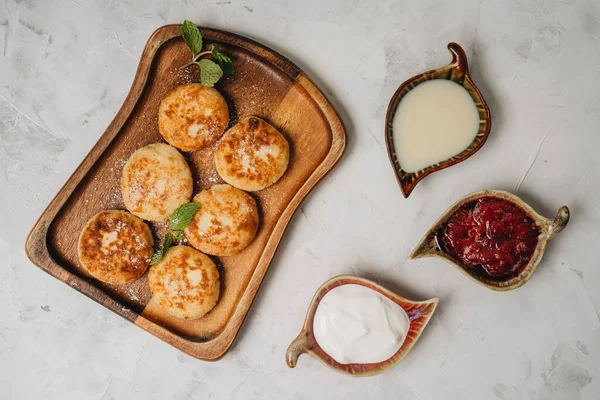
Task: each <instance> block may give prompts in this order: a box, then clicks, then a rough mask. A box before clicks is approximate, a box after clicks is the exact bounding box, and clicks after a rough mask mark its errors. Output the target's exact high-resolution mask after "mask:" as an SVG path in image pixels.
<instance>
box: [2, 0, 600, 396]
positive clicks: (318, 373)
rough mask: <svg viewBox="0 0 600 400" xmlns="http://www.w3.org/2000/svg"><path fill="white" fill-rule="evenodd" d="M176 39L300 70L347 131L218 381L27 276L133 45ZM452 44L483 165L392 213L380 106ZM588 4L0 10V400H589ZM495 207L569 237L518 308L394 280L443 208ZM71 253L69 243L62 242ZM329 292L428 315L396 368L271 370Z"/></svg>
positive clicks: (593, 321)
mask: <svg viewBox="0 0 600 400" xmlns="http://www.w3.org/2000/svg"><path fill="white" fill-rule="evenodd" d="M184 19H190V20H193V21H194V22H196V23H198V24H199V25H205V26H212V27H216V28H222V29H226V30H230V31H233V32H236V33H240V34H243V35H246V36H248V37H251V38H253V39H255V40H258V41H260V42H262V43H264V44H266V45H268V46H271V47H272V48H273V49H275V50H277V51H279V52H281V53H282V54H284V55H285V56H287V57H289V58H290V59H291V60H293V61H294V62H296V63H297V64H298V65H299V66H300V67H301V68H303V69H304V70H305V71H306V72H307V73H308V74H309V75H310V76H311V77H312V78H313V79H314V80H315V81H316V82H317V84H319V85H320V87H321V88H322V89H323V90H324V92H325V93H326V94H327V96H328V97H329V98H330V100H331V101H332V102H333V103H334V104H335V106H336V107H337V109H338V111H339V113H340V115H341V117H342V119H343V120H344V123H345V125H346V127H347V132H348V148H347V152H346V154H345V157H344V159H343V161H342V163H341V164H340V165H339V166H338V167H337V168H336V170H335V171H334V172H333V173H332V174H331V175H330V176H329V177H328V178H327V179H326V180H325V181H324V184H323V185H321V186H320V187H319V188H318V190H316V191H315V192H314V193H313V194H312V195H311V196H309V198H308V199H307V201H306V202H305V203H304V205H303V207H302V209H301V212H298V213H297V214H296V216H295V217H294V219H293V220H292V221H291V223H290V227H289V230H288V232H287V235H286V236H285V238H284V239H283V242H282V244H281V247H280V250H279V252H278V254H277V256H276V257H275V259H274V260H273V263H272V265H271V269H270V272H269V274H268V275H267V277H266V279H265V282H264V285H263V287H262V290H261V292H260V293H259V295H258V298H257V300H256V302H255V304H254V306H253V307H252V310H251V311H250V314H249V317H248V319H247V320H246V322H245V324H244V325H243V327H242V331H241V333H240V335H239V337H238V340H237V342H236V343H235V344H234V346H233V348H232V349H231V351H230V352H229V353H228V354H227V355H226V356H225V358H223V359H222V360H221V361H218V362H216V363H205V362H201V361H197V360H195V359H193V358H190V357H188V356H186V355H184V354H183V353H181V352H179V351H178V350H176V349H174V348H172V347H171V346H169V345H167V344H164V343H163V342H161V341H159V340H157V339H156V338H154V337H153V336H151V335H149V334H147V333H145V332H144V331H142V330H141V329H139V328H137V327H135V326H133V325H131V324H130V323H128V322H127V321H125V320H123V319H121V318H120V317H118V316H116V315H114V314H112V313H111V312H109V311H107V310H106V309H104V308H102V307H101V306H99V305H97V304H96V303H94V302H92V301H90V300H88V299H87V298H85V297H84V296H82V295H80V294H79V293H77V292H75V291H74V290H72V289H71V288H69V287H67V286H65V285H64V284H62V283H60V282H58V281H56V280H54V279H53V278H51V277H50V276H48V275H46V274H44V273H43V272H41V271H40V270H38V269H37V268H35V267H34V266H33V265H32V264H31V263H30V262H29V261H28V260H27V258H26V256H25V253H24V250H23V247H24V241H25V237H26V234H27V233H28V231H29V229H30V228H31V226H32V225H33V223H34V222H35V220H36V219H37V217H38V216H39V214H40V213H41V212H42V210H43V209H44V207H45V206H46V205H47V203H48V202H49V201H50V199H51V198H52V197H53V196H54V194H55V193H56V192H57V191H58V189H59V188H60V187H61V186H62V184H63V183H64V182H65V181H66V179H67V178H68V177H69V176H70V174H71V172H72V171H73V170H74V169H75V168H76V166H77V165H78V164H79V163H80V162H81V160H82V159H83V157H84V156H85V154H87V152H88V151H89V149H90V148H91V147H92V146H93V145H94V143H95V142H96V141H97V140H98V138H99V137H100V135H101V134H102V133H103V132H104V129H105V128H106V127H107V126H108V124H109V123H110V121H111V119H112V118H113V116H114V115H115V113H116V112H117V110H118V109H119V107H120V106H121V104H122V102H123V100H124V98H125V96H126V94H127V91H128V90H129V87H130V84H131V82H132V79H133V76H134V74H135V70H136V67H137V63H138V60H139V57H140V54H141V51H142V49H143V46H144V44H145V42H146V40H147V39H148V37H149V35H150V34H151V33H152V31H154V30H155V29H156V28H158V27H159V26H161V25H164V24H167V23H180V22H182V21H183V20H184ZM450 41H456V42H458V43H460V44H462V45H463V46H464V48H465V50H466V51H467V54H468V56H469V59H470V66H471V71H472V75H473V78H474V80H475V82H476V84H477V85H478V86H479V87H480V88H481V90H482V92H483V94H484V96H485V98H486V100H487V102H488V103H489V105H490V108H491V111H492V115H493V128H492V133H491V135H490V138H489V141H488V142H487V144H486V145H485V146H484V147H483V148H482V150H481V151H479V152H478V153H477V154H476V155H475V156H473V157H472V158H471V159H469V160H468V161H466V162H464V163H462V164H460V165H458V166H455V167H452V168H450V169H448V170H445V171H443V172H439V173H437V174H434V175H432V176H430V177H428V178H426V179H425V180H424V181H423V182H421V183H420V184H419V185H418V186H417V188H416V190H415V191H414V192H413V194H412V195H411V197H410V199H408V200H405V199H403V198H402V196H401V194H400V191H399V189H398V187H397V186H396V182H395V179H394V176H393V173H392V169H391V168H390V165H389V162H388V160H387V155H386V152H385V148H384V135H383V127H384V116H385V110H386V107H387V104H388V101H389V99H390V97H391V95H392V93H393V92H394V91H395V89H396V88H397V87H398V85H399V84H400V83H401V82H402V81H404V80H405V79H407V78H409V77H410V76H413V75H415V74H417V73H419V72H421V71H423V70H426V69H430V68H433V67H438V66H441V65H444V64H446V63H447V62H448V61H449V60H450V55H449V53H448V51H447V50H446V44H447V43H448V42H450ZM599 50H600V3H598V2H597V1H593V0H589V1H579V0H577V1H542V0H508V1H505V0H496V1H494V0H481V1H463V2H460V1H454V2H447V1H419V0H414V1H394V2H392V1H387V2H373V1H354V2H348V1H313V0H311V1H295V2H286V1H275V2H268V1H264V0H263V1H260V0H257V1H243V2H238V1H216V2H208V1H199V0H193V1H177V2H175V1H170V2H167V1H160V0H145V1H127V2H125V1H117V0H113V1H92V0H88V1H85V0H52V1H49V0H47V1H41V0H39V1H28V0H23V1H15V0H6V1H4V2H2V4H0V57H1V61H0V397H1V398H3V399H42V398H43V399H63V400H67V399H144V400H145V399H155V398H156V399H158V398H160V399H188V398H189V399H192V398H194V399H209V398H215V399H222V398H223V399H249V398H257V399H267V398H276V399H342V398H344V399H355V398H356V399H366V398H374V399H378V398H394V399H398V398H402V399H407V400H411V399H500V400H509V399H597V398H599V397H598V396H599V393H600V371H599V368H600V316H599V314H598V307H600V290H599V289H600V268H598V255H599V251H598V247H599V243H600V229H599V228H598V226H599V224H600V206H599V204H600V158H599V157H598V148H600V134H599V132H598V125H599V122H600V94H599V82H600V51H599ZM484 188H496V189H506V190H510V191H512V192H514V193H517V194H518V195H519V196H522V198H523V199H525V200H526V201H528V202H530V203H531V204H532V206H534V208H536V209H537V210H538V211H539V212H541V213H542V214H544V215H546V216H553V215H554V213H555V212H556V210H557V209H558V207H559V206H560V205H562V204H567V205H568V206H569V207H570V208H571V211H572V220H571V223H570V224H569V226H568V227H567V229H566V230H565V231H564V232H563V233H562V234H561V235H560V236H559V237H558V238H557V239H556V241H554V242H552V243H551V244H550V246H549V248H548V252H547V254H546V257H545V258H544V260H543V262H542V264H541V265H540V268H539V269H538V271H537V272H536V274H535V276H534V277H533V279H532V280H531V281H530V282H529V283H528V284H527V285H525V286H524V287H522V288H521V289H519V290H516V291H514V292H510V293H495V292H492V291H489V290H487V289H484V288H482V287H479V286H478V285H476V284H474V283H472V282H471V281H469V280H468V279H467V278H465V277H464V276H462V275H461V274H460V273H458V272H457V271H456V270H454V269H453V268H452V267H450V266H449V265H447V264H446V263H444V262H443V261H440V260H435V259H425V260H418V261H410V260H408V254H409V253H410V251H411V249H412V248H413V246H414V245H415V244H416V243H417V242H418V240H419V239H420V238H421V236H422V235H423V233H424V232H425V231H426V230H427V228H429V226H430V225H431V224H432V223H433V222H434V221H435V219H436V218H437V217H438V216H439V214H440V213H442V212H443V211H444V210H445V209H446V208H447V207H448V206H449V205H450V204H451V203H452V202H454V201H455V200H457V199H458V198H460V197H462V196H463V195H465V194H467V193H469V192H471V191H475V190H480V189H484ZM73 234H74V235H78V234H79V232H73ZM340 273H354V274H357V275H361V276H365V277H368V278H371V279H374V280H376V281H378V282H380V283H382V284H384V285H386V286H388V287H389V288H391V289H393V290H395V291H397V292H398V293H399V294H401V295H403V296H405V297H409V298H414V299H417V300H418V299H425V298H429V297H434V296H437V297H439V298H440V307H439V309H438V312H437V313H436V315H434V317H433V319H432V321H431V323H430V325H429V326H428V328H427V330H426V332H425V333H424V334H423V336H422V338H421V340H420V341H419V343H417V345H416V346H415V348H414V349H413V350H412V351H411V353H410V354H409V355H408V356H407V357H406V358H405V359H404V360H403V361H402V362H401V363H400V364H399V365H398V366H396V367H395V368H394V369H392V370H390V371H388V372H386V373H385V374H383V375H380V376H377V377H372V378H365V379H352V378H348V377H345V376H342V375H338V374H336V373H334V372H332V371H330V370H328V369H326V368H325V367H323V366H322V365H321V364H319V363H318V362H317V361H315V360H313V359H312V358H310V357H308V356H303V357H301V359H300V360H299V365H298V366H297V367H296V369H294V370H291V369H288V368H287V367H286V365H285V362H284V352H285V349H286V347H287V346H288V344H289V342H290V341H291V340H292V339H293V338H294V337H295V335H296V334H297V332H298V330H299V329H300V326H301V324H302V322H303V319H304V313H305V311H306V307H307V305H308V303H309V301H310V299H311V297H312V295H313V293H314V291H315V290H316V289H317V288H318V287H319V285H320V284H321V283H322V282H323V281H325V280H326V279H328V278H329V277H331V276H333V275H336V274H340Z"/></svg>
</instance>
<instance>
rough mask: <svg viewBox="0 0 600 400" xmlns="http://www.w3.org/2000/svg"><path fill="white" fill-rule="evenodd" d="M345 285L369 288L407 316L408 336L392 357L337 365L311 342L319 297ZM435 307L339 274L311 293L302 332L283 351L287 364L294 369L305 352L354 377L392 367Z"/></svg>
mask: <svg viewBox="0 0 600 400" xmlns="http://www.w3.org/2000/svg"><path fill="white" fill-rule="evenodd" d="M347 284H356V285H361V286H365V287H367V288H369V289H372V290H375V291H376V292H378V293H380V294H382V295H384V296H386V297H387V298H389V299H390V300H392V301H393V302H394V303H396V304H398V305H399V306H400V307H402V308H403V309H404V311H406V313H407V314H408V319H409V321H410V326H409V329H408V334H407V335H406V339H405V340H404V342H403V343H402V346H401V347H400V348H399V349H398V351H397V352H396V354H394V355H393V356H392V357H390V358H388V359H387V360H385V361H382V362H378V363H369V364H340V363H338V362H337V361H335V360H334V359H333V358H332V357H331V356H329V355H328V354H327V353H325V351H324V350H323V349H322V348H321V347H320V346H319V344H318V343H317V340H316V339H315V336H314V333H313V321H314V318H315V312H316V310H317V307H318V305H319V302H320V301H321V299H322V298H323V296H325V294H326V293H327V292H328V291H330V290H331V289H333V288H335V287H338V286H341V285H347ZM437 304H438V299H437V298H434V299H430V300H426V301H410V300H407V299H405V298H403V297H400V296H398V295H397V294H395V293H393V292H390V291H389V290H387V289H386V288H384V287H382V286H380V285H378V284H376V283H375V282H372V281H369V280H367V279H364V278H359V277H356V276H351V275H340V276H336V277H334V278H331V279H330V280H328V281H327V282H325V283H324V284H323V285H321V287H320V288H319V289H318V290H317V293H315V295H314V297H313V299H312V301H311V303H310V305H309V306H308V311H307V313H306V319H305V320H304V325H303V326H302V330H301V331H300V334H299V335H298V337H296V339H295V340H294V341H293V342H292V343H291V344H290V346H289V347H288V349H287V352H286V362H287V365H288V366H289V367H290V368H294V367H295V366H296V362H297V361H298V357H299V356H300V354H302V353H307V354H309V355H311V356H312V357H313V358H315V359H317V360H319V361H320V362H321V363H322V364H324V365H326V366H327V367H329V368H331V369H332V370H334V371H337V372H340V373H342V374H345V375H350V376H356V377H358V376H370V375H377V374H380V373H382V372H384V371H386V370H388V369H389V368H391V367H393V366H394V365H396V364H397V363H398V362H399V361H400V360H402V358H404V356H406V354H408V352H409V351H410V349H411V348H412V347H413V346H414V344H415V343H416V342H417V340H418V339H419V336H420V335H421V333H422V332H423V329H425V326H427V323H428V322H429V319H430V318H431V316H432V315H433V312H434V311H435V309H436V307H437Z"/></svg>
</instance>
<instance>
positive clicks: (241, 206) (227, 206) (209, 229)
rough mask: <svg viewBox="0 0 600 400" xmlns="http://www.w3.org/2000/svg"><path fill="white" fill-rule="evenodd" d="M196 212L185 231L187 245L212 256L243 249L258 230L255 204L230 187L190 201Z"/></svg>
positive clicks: (220, 187) (213, 190)
mask: <svg viewBox="0 0 600 400" xmlns="http://www.w3.org/2000/svg"><path fill="white" fill-rule="evenodd" d="M194 202H196V203H199V204H200V209H199V210H198V211H197V212H196V214H194V218H193V219H192V222H190V224H189V225H188V226H187V228H186V229H185V236H186V237H187V239H188V242H189V243H190V244H191V245H192V246H194V247H195V248H197V249H198V250H200V251H202V252H204V253H207V254H212V255H215V256H230V255H233V254H236V253H238V252H239V251H241V250H242V249H244V248H245V247H246V246H248V244H249V243H250V242H251V241H252V239H254V236H255V235H256V230H257V229H258V209H257V208H256V201H254V199H253V198H252V196H250V195H249V194H248V193H246V192H243V191H241V190H239V189H236V188H234V187H233V186H230V185H225V184H224V185H214V186H213V187H211V188H210V189H206V190H203V191H202V192H200V193H198V194H197V195H196V196H195V197H194Z"/></svg>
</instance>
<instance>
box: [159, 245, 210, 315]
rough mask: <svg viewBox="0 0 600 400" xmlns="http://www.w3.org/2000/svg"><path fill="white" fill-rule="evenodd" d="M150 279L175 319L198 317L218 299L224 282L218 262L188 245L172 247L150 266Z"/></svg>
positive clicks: (164, 305)
mask: <svg viewBox="0 0 600 400" xmlns="http://www.w3.org/2000/svg"><path fill="white" fill-rule="evenodd" d="M148 282H149V284H150V290H151V291H152V296H154V297H156V298H157V300H158V305H159V306H160V307H161V308H162V309H163V310H165V312H167V314H169V315H171V316H173V317H176V318H182V319H198V318H200V317H202V316H203V315H204V314H206V313H207V312H209V311H210V310H212V309H213V307H214V306H215V304H217V301H218V300H219V292H220V287H221V284H220V280H219V271H218V270H217V267H216V265H215V263H214V262H213V261H212V260H211V259H210V258H209V257H208V256H206V255H204V254H202V253H200V252H199V251H198V250H196V249H193V248H191V247H189V246H174V247H171V248H170V249H169V250H168V251H167V254H166V255H165V256H164V258H163V259H162V261H161V262H160V263H158V264H156V265H154V266H152V268H150V272H149V273H148Z"/></svg>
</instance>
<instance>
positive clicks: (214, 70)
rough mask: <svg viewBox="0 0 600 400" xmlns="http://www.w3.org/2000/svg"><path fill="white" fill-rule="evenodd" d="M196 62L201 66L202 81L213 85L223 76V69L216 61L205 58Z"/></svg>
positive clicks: (206, 84) (204, 83)
mask: <svg viewBox="0 0 600 400" xmlns="http://www.w3.org/2000/svg"><path fill="white" fill-rule="evenodd" d="M196 64H198V66H199V67H200V83H201V84H203V85H204V86H208V87H213V86H215V83H217V82H218V81H219V79H221V77H222V76H223V70H222V69H221V67H219V65H218V64H216V63H215V62H214V61H211V60H207V59H203V60H200V61H198V62H197V63H196Z"/></svg>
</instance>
